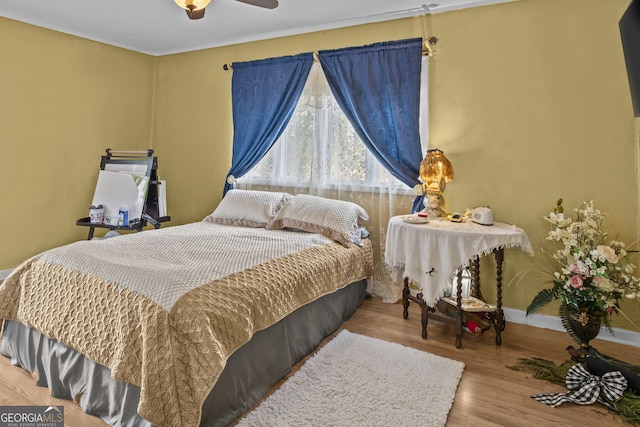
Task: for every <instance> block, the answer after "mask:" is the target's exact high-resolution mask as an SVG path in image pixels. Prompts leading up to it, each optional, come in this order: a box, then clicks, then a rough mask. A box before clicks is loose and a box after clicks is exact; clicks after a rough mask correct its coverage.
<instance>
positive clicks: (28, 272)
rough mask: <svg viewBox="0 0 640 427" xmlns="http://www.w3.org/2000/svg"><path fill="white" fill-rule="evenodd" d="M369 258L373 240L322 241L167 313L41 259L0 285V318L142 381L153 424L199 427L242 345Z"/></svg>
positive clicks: (339, 283)
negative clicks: (359, 242) (211, 394)
mask: <svg viewBox="0 0 640 427" xmlns="http://www.w3.org/2000/svg"><path fill="white" fill-rule="evenodd" d="M144 233H148V232H144ZM144 233H140V234H144ZM372 264H373V260H372V251H371V245H370V243H369V242H365V245H364V247H358V246H356V245H351V246H350V247H348V248H345V247H343V246H341V245H340V244H337V243H329V244H323V245H319V246H314V247H310V248H307V249H303V250H302V251H300V252H295V253H292V254H288V255H286V256H283V257H280V258H277V259H274V260H271V261H269V262H265V263H261V264H259V265H256V266H255V267H252V268H249V269H245V270H244V271H240V272H236V273H233V274H229V275H226V276H224V277H221V278H217V279H215V280H213V281H211V282H208V283H203V284H202V285H200V286H197V287H195V288H194V289H192V290H190V291H188V292H186V293H184V294H183V295H182V296H181V297H180V298H179V299H177V301H176V302H175V303H174V304H173V305H172V306H171V308H170V309H166V308H163V306H162V305H160V304H158V303H157V302H154V301H153V300H152V299H150V298H148V297H146V296H143V295H141V294H140V293H136V292H133V291H131V290H129V289H126V288H123V287H122V286H117V285H114V284H113V283H111V282H109V281H106V280H103V279H101V278H100V277H97V276H95V275H93V274H90V273H87V272H80V271H78V270H76V269H71V268H67V267H63V266H61V265H59V264H56V263H52V262H50V261H43V260H42V259H39V258H38V257H35V258H33V259H31V260H28V261H27V262H25V263H24V264H23V265H21V266H20V267H19V270H17V271H15V272H14V273H13V274H12V275H11V276H9V278H7V280H6V281H5V282H4V283H2V284H1V285H0V318H3V319H12V320H16V321H18V322H21V323H23V324H25V325H27V326H30V327H32V328H35V329H37V330H39V331H41V332H42V333H44V334H45V335H47V336H49V337H51V338H54V339H57V340H58V341H60V342H62V343H65V344H67V345H69V346H70V347H72V348H74V349H76V350H78V351H79V352H81V353H83V354H85V355H86V356H87V357H89V358H90V359H92V360H93V361H95V362H97V363H99V364H102V365H104V366H107V367H109V368H110V369H111V372H112V375H113V377H114V378H116V379H118V380H121V381H125V382H129V383H132V384H135V385H137V386H139V387H140V389H141V391H140V404H139V407H138V412H139V413H140V415H142V416H143V417H144V418H146V419H148V420H149V421H151V422H152V423H154V424H155V425H157V426H176V427H177V426H181V427H182V426H184V427H186V426H194V427H195V426H198V424H199V421H200V411H201V407H202V403H203V402H204V399H205V398H206V396H207V394H208V393H209V392H210V390H211V389H212V388H213V386H214V384H215V382H216V381H217V379H218V376H219V375H220V372H221V371H222V369H223V368H224V366H225V363H226V360H227V359H228V358H229V356H230V355H231V354H232V353H233V352H234V351H235V350H236V349H237V348H238V347H240V346H242V345H243V344H244V343H246V342H247V341H249V339H250V338H251V337H252V335H253V334H254V333H255V332H257V331H259V330H261V329H264V328H266V327H268V326H270V325H272V324H274V323H276V322H277V321H279V320H280V319H282V318H283V317H285V316H286V315H288V314H289V313H291V312H292V311H294V310H295V309H296V308H298V307H300V306H302V305H304V304H306V303H308V302H311V301H313V300H315V299H317V298H319V297H321V296H323V295H326V294H329V293H331V292H333V291H334V290H336V289H338V288H341V287H343V286H345V285H347V284H348V283H351V282H354V281H356V280H360V279H363V278H367V277H370V276H371V274H372V269H373V265H372Z"/></svg>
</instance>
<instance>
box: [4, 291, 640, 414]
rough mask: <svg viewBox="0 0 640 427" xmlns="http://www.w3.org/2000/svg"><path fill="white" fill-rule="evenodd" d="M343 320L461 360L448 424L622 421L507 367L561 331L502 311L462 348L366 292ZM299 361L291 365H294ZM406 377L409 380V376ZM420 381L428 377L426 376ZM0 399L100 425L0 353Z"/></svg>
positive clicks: (550, 344) (560, 350) (628, 354)
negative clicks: (503, 322) (51, 408)
mask: <svg viewBox="0 0 640 427" xmlns="http://www.w3.org/2000/svg"><path fill="white" fill-rule="evenodd" d="M343 328H344V329H348V330H349V331H351V332H354V333H359V334H363V335H368V336H371V337H375V338H380V339H383V340H386V341H392V342H397V343H400V344H403V345H406V346H410V347H414V348H417V349H419V350H423V351H427V352H430V353H434V354H438V355H441V356H445V357H449V358H452V359H456V360H460V361H462V362H464V363H465V370H464V373H463V375H462V380H461V381H460V385H459V387H458V390H457V393H456V398H455V402H454V404H453V408H452V409H451V412H450V413H449V418H448V421H447V427H457V426H473V427H484V426H509V427H511V426H518V427H519V426H523V427H524V426H536V427H540V426H551V425H560V426H601V425H608V426H615V425H620V426H625V425H628V424H625V423H624V422H623V421H622V420H621V419H620V418H619V417H618V416H617V415H615V414H614V413H612V412H610V411H609V410H608V409H606V408H605V407H604V406H602V405H599V404H596V405H589V406H578V405H573V404H564V405H562V406H560V407H557V408H550V407H547V406H546V405H543V404H542V403H539V402H537V401H536V400H534V399H532V398H530V395H532V394H537V393H552V392H565V391H566V388H564V387H561V386H557V385H553V384H551V383H548V382H546V381H542V380H536V379H534V378H532V376H531V374H530V373H529V372H528V371H512V370H510V369H508V368H507V366H509V365H513V364H515V363H516V361H517V359H518V358H527V357H542V358H545V359H549V360H552V361H554V362H556V363H561V362H563V361H565V360H567V359H568V354H567V353H566V351H565V348H566V347H567V346H568V345H573V342H572V341H571V339H570V338H569V336H568V335H567V334H566V333H563V332H556V331H550V330H546V329H539V328H533V327H530V326H525V325H518V324H515V323H509V319H507V327H506V329H505V331H504V332H503V334H502V337H503V343H502V346H496V345H495V340H494V338H495V334H494V332H493V331H488V332H486V333H485V334H484V335H482V336H480V337H474V336H471V335H465V336H464V337H463V343H462V344H463V349H456V348H455V345H454V331H453V326H452V325H449V324H444V323H441V322H437V321H430V322H429V329H428V333H429V337H428V338H427V339H426V340H423V339H422V338H421V336H420V310H419V308H418V307H417V306H416V305H415V304H412V305H411V307H410V309H409V319H406V320H405V319H403V318H402V306H401V305H400V304H384V303H382V302H381V301H380V300H379V299H377V298H373V299H369V300H365V302H364V303H363V304H362V306H361V307H360V308H359V309H358V311H357V312H356V314H355V315H354V316H353V317H352V318H351V319H349V320H348V321H347V322H346V323H345V324H344V325H343ZM330 338H331V337H329V338H327V340H325V342H326V341H328V340H329V339H330ZM592 344H593V345H594V347H596V348H597V349H598V350H599V351H600V352H601V353H604V354H607V355H609V356H612V357H615V358H618V359H621V360H624V361H627V362H630V363H634V364H640V349H639V348H636V347H629V346H624V345H620V344H615V343H610V342H607V341H602V340H599V339H596V340H594V341H593V343H592ZM303 362H304V361H303ZM303 362H302V363H303ZM299 366H300V364H298V365H297V366H296V367H295V368H294V373H295V370H297V369H298V368H299ZM389 369H393V367H389ZM406 381H407V382H409V381H411V378H407V379H406ZM278 386H279V384H277V385H276V386H275V387H274V389H275V388H277V387H278ZM425 387H428V385H426V384H425ZM272 390H273V389H272ZM426 404H428V402H425V405H426ZM0 405H64V407H65V421H66V423H65V425H66V426H68V427H80V426H81V427H104V426H105V425H106V424H105V423H103V422H102V421H101V420H99V419H97V418H95V417H92V416H90V415H86V414H84V413H83V412H82V411H81V410H80V409H79V407H78V406H77V405H75V404H73V403H71V402H68V401H65V400H60V399H56V398H52V397H51V396H49V392H48V389H46V388H40V387H36V386H35V384H34V381H33V379H32V378H31V376H30V375H29V374H27V373H26V372H24V371H23V370H21V369H19V368H16V367H13V366H11V363H10V361H9V360H8V359H6V358H4V357H0ZM372 417H375V414H372ZM415 425H416V426H421V425H425V422H424V420H418V419H416V420H415Z"/></svg>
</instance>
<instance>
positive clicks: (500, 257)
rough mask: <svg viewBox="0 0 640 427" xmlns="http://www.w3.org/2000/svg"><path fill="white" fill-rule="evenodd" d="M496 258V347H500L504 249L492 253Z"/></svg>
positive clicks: (502, 323) (502, 313)
mask: <svg viewBox="0 0 640 427" xmlns="http://www.w3.org/2000/svg"><path fill="white" fill-rule="evenodd" d="M494 255H495V257H496V345H502V331H503V329H504V312H503V311H502V263H503V262H504V249H502V248H500V249H496V250H495V251H494Z"/></svg>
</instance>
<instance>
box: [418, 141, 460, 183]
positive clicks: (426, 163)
mask: <svg viewBox="0 0 640 427" xmlns="http://www.w3.org/2000/svg"><path fill="white" fill-rule="evenodd" d="M420 179H421V180H422V182H423V183H424V185H425V192H436V193H442V192H443V191H444V188H445V186H446V183H447V182H451V181H453V166H451V162H450V161H449V159H447V157H446V156H445V155H444V153H443V152H442V151H441V150H438V149H437V148H435V149H432V150H429V151H427V154H426V155H425V156H424V160H422V163H420Z"/></svg>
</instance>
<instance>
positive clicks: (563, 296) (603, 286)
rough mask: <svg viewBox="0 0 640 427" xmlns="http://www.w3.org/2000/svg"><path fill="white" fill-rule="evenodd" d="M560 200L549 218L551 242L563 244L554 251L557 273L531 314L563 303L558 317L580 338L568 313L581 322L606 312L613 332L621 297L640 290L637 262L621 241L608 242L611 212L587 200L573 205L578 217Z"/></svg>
mask: <svg viewBox="0 0 640 427" xmlns="http://www.w3.org/2000/svg"><path fill="white" fill-rule="evenodd" d="M563 211H564V209H563V207H562V199H560V200H558V202H557V205H556V208H555V209H554V211H553V212H551V213H550V214H549V216H547V217H544V218H545V220H547V221H548V222H549V223H550V224H551V225H552V229H551V231H549V234H548V236H547V240H551V241H555V242H559V243H560V248H559V249H557V250H556V251H555V252H552V253H551V254H550V255H551V258H552V264H553V265H554V266H555V268H556V270H555V271H554V273H553V279H552V284H553V286H552V287H551V288H550V289H543V290H542V291H540V292H539V293H538V295H536V297H535V298H534V299H533V301H532V302H531V304H530V305H529V307H528V308H527V314H529V313H532V312H534V311H536V310H537V309H538V308H540V307H541V306H543V305H545V304H548V303H550V302H551V301H553V300H557V301H559V302H560V317H561V320H562V323H563V325H564V327H565V329H567V332H569V333H570V335H571V336H572V337H573V338H574V339H575V340H576V341H577V342H578V339H576V336H575V335H574V334H573V333H572V331H571V329H570V327H569V324H568V320H569V319H568V318H567V317H568V316H569V313H577V314H576V316H577V319H574V320H577V321H578V322H579V323H581V324H582V325H583V326H585V325H586V324H587V322H588V321H589V318H590V317H591V316H602V322H603V323H604V324H605V326H606V327H607V328H608V329H609V331H610V332H611V323H610V322H611V317H612V315H613V314H614V313H616V314H617V313H621V311H620V301H621V300H622V299H623V298H627V299H636V298H638V295H639V292H640V279H639V278H638V277H636V276H635V275H634V271H635V269H636V266H635V265H634V264H633V263H631V262H630V260H629V252H628V251H627V250H626V246H625V244H624V243H623V242H620V241H618V240H608V236H607V232H606V231H605V230H604V226H605V223H606V219H607V214H605V213H602V212H600V211H599V210H598V209H595V208H594V206H593V201H589V202H583V204H582V206H581V207H579V208H576V209H574V212H575V216H573V217H572V216H565V215H564V212H563Z"/></svg>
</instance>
